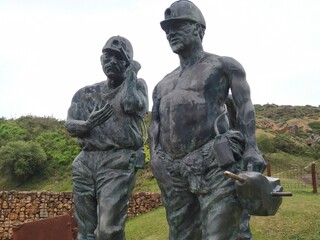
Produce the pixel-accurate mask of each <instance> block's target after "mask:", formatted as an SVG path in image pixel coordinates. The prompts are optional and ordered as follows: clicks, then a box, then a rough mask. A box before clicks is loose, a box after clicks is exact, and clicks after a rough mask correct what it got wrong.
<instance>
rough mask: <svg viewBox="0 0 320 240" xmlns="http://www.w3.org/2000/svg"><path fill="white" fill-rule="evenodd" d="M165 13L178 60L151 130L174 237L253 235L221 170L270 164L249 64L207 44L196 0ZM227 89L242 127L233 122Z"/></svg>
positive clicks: (160, 89) (158, 95) (158, 99)
mask: <svg viewBox="0 0 320 240" xmlns="http://www.w3.org/2000/svg"><path fill="white" fill-rule="evenodd" d="M164 17H165V19H164V20H163V21H162V22H161V28H162V29H163V30H164V31H165V34H166V37H167V40H168V42H169V45H170V47H171V49H172V51H173V52H174V53H176V54H177V55H178V56H179V59H180V66H179V67H177V68H176V69H174V70H173V71H172V72H170V73H169V74H167V75H166V76H165V77H164V78H163V80H162V81H160V82H159V83H158V84H157V85H156V87H155V88H154V91H153V108H152V120H151V126H150V130H149V135H150V141H151V146H150V150H151V168H152V171H153V174H154V176H155V178H156V180H157V183H158V185H159V187H160V189H161V194H162V197H163V203H164V205H165V208H166V215H167V221H168V224H169V227H170V233H169V235H170V239H171V240H182V239H183V240H186V239H189V240H198V239H215V240H218V239H219V240H226V239H228V240H233V239H251V234H250V232H249V236H247V237H248V238H247V237H244V236H242V233H241V231H240V227H239V226H240V223H241V224H243V220H241V218H242V216H243V218H244V220H246V221H247V220H248V215H247V213H246V212H244V210H243V207H242V206H241V203H240V201H239V199H238V197H237V194H236V190H235V180H234V179H232V178H229V177H227V176H225V175H224V172H225V171H226V170H228V171H230V172H233V173H239V172H240V171H242V170H243V171H246V170H253V171H257V172H263V171H264V169H265V167H266V163H265V160H264V159H263V157H262V155H261V154H260V152H259V150H258V147H257V144H256V136H255V127H256V126H255V110H254V106H253V104H252V101H251V98H250V88H249V85H248V83H247V81H246V74H245V70H244V69H243V67H242V66H241V64H240V63H239V62H237V61H236V60H235V59H233V58H230V57H222V56H218V55H215V54H211V53H208V52H205V51H204V49H203V46H202V39H203V37H204V34H205V29H206V22H205V19H204V17H203V15H202V13H201V11H200V10H199V8H198V7H197V6H196V5H195V4H193V3H192V2H190V1H187V0H180V1H176V2H174V3H173V4H172V5H171V6H170V7H169V8H167V9H166V10H165V13H164ZM229 91H231V93H232V99H233V103H234V106H235V109H236V123H237V126H238V129H239V131H237V130H231V129H230V124H229V120H228V117H227V113H228V112H227V107H226V103H227V102H228V101H229V100H228V99H229V98H228V94H229ZM247 227H248V226H244V228H247Z"/></svg>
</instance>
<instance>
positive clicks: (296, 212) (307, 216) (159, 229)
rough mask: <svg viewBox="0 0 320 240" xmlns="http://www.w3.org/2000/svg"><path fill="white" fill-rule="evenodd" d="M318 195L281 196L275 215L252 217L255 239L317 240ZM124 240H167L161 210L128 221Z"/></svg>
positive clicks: (318, 230) (318, 221)
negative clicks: (281, 200) (281, 199)
mask: <svg viewBox="0 0 320 240" xmlns="http://www.w3.org/2000/svg"><path fill="white" fill-rule="evenodd" d="M319 203H320V195H319V194H313V193H311V192H305V191H296V192H294V193H293V196H292V197H283V202H282V204H281V206H280V208H279V210H278V212H277V213H276V215H275V216H269V217H258V216H253V217H252V218H251V221H250V223H251V230H252V234H253V237H254V239H255V240H269V239H272V240H318V239H319V238H320V237H319V236H320V211H319ZM126 235H127V240H166V239H168V225H167V222H166V218H165V210H164V208H163V207H161V208H158V209H157V210H155V211H153V212H150V213H146V214H143V215H141V216H138V217H136V218H132V219H129V220H128V221H127V224H126Z"/></svg>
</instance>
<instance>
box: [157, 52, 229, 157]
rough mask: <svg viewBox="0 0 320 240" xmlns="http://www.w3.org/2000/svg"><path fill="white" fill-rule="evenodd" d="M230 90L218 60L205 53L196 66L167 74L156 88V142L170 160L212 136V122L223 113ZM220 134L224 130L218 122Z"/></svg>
mask: <svg viewBox="0 0 320 240" xmlns="http://www.w3.org/2000/svg"><path fill="white" fill-rule="evenodd" d="M229 88H230V83H229V80H228V79H227V77H226V74H225V72H224V65H223V62H222V60H221V57H219V56H216V55H211V54H206V55H205V56H204V57H203V58H202V59H201V60H200V62H199V63H196V64H194V65H192V66H191V67H189V68H187V69H185V70H184V71H182V72H181V70H180V68H178V69H176V70H174V71H173V72H172V73H170V74H168V75H167V76H166V77H165V78H164V79H163V80H162V81H161V82H160V83H159V84H158V86H157V94H158V98H159V100H160V101H159V106H158V110H159V116H160V129H159V131H160V133H159V143H160V145H161V147H162V148H163V150H164V151H166V152H167V153H168V154H170V155H171V156H172V157H173V158H180V157H183V156H185V155H186V154H187V153H189V152H191V151H193V150H195V149H197V148H199V147H201V146H202V145H203V144H205V143H207V142H208V141H210V140H211V139H213V138H214V136H215V135H216V134H215V132H214V122H215V120H216V119H217V117H218V116H219V115H220V114H221V113H222V112H223V109H224V103H225V100H226V98H227V96H228V92H229ZM218 128H219V131H220V132H225V131H226V130H227V129H228V121H227V119H226V117H223V118H221V119H219V121H218Z"/></svg>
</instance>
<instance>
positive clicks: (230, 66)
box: [221, 56, 245, 73]
mask: <svg viewBox="0 0 320 240" xmlns="http://www.w3.org/2000/svg"><path fill="white" fill-rule="evenodd" d="M221 61H222V62H223V65H224V68H225V69H226V70H227V71H240V72H243V73H245V70H244V68H243V67H242V65H241V64H240V62H238V61H237V60H236V59H234V58H232V57H226V56H223V57H221Z"/></svg>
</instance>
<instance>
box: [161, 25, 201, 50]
mask: <svg viewBox="0 0 320 240" xmlns="http://www.w3.org/2000/svg"><path fill="white" fill-rule="evenodd" d="M194 29H195V24H194V23H192V22H189V21H175V22H173V23H171V24H169V25H168V26H166V28H165V33H166V36H167V39H168V42H169V44H170V47H171V49H172V51H173V52H174V53H177V54H179V53H182V52H183V51H184V50H186V49H188V48H189V47H190V46H191V44H192V42H193V41H194V37H195V36H194V34H192V32H193V31H194Z"/></svg>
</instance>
